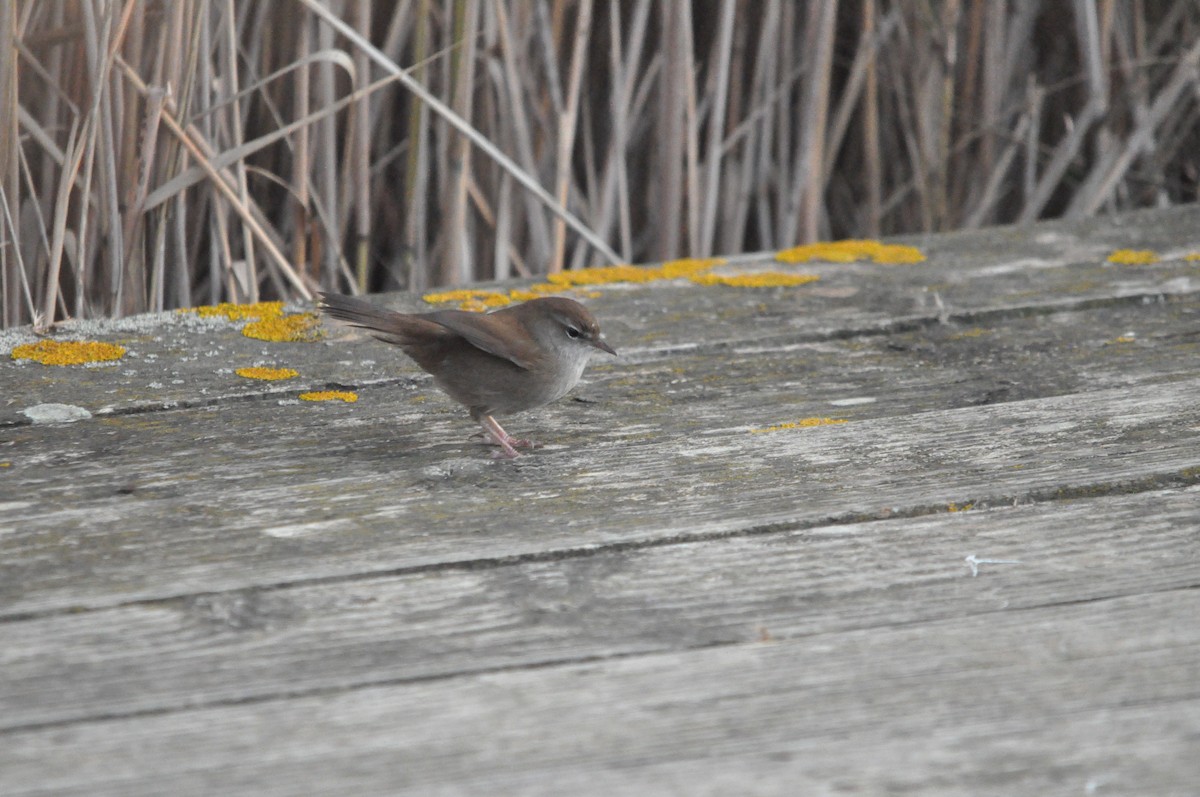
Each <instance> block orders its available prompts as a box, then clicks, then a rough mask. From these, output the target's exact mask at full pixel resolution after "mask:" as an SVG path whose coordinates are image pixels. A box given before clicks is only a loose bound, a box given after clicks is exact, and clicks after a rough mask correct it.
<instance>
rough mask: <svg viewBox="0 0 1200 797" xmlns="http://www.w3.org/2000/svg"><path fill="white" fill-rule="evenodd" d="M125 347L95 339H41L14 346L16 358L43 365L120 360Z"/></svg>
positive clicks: (13, 354)
mask: <svg viewBox="0 0 1200 797" xmlns="http://www.w3.org/2000/svg"><path fill="white" fill-rule="evenodd" d="M124 355H125V347H124V346H118V345H117V344H115V343H101V342H99V341H95V340H39V341H38V342H37V343H25V344H22V345H20V346H15V347H13V350H12V358H13V359H14V360H35V361H37V362H39V363H41V364H42V365H83V364H84V363H102V362H110V361H112V360H119V359H121V357H123V356H124Z"/></svg>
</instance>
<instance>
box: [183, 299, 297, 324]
mask: <svg viewBox="0 0 1200 797" xmlns="http://www.w3.org/2000/svg"><path fill="white" fill-rule="evenodd" d="M180 312H181V313H195V314H196V315H198V316H200V317H201V318H216V317H217V316H224V317H225V318H228V319H229V320H230V321H247V320H252V319H263V318H279V317H280V316H282V315H283V302H256V303H255V304H231V303H229V302H221V303H220V304H210V305H205V306H204V307H192V308H190V309H187V310H180Z"/></svg>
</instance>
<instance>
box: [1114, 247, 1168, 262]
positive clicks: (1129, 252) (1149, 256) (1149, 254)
mask: <svg viewBox="0 0 1200 797" xmlns="http://www.w3.org/2000/svg"><path fill="white" fill-rule="evenodd" d="M1108 262H1109V263H1119V264H1121V265H1123V266H1145V265H1149V264H1150V263H1157V262H1158V255H1157V254H1156V253H1155V252H1154V250H1152V249H1117V250H1116V251H1114V252H1113V253H1112V254H1110V255H1109V256H1108Z"/></svg>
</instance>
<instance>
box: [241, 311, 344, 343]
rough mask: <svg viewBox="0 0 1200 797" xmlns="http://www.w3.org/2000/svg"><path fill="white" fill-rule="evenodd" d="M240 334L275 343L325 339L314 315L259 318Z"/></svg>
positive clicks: (303, 314)
mask: <svg viewBox="0 0 1200 797" xmlns="http://www.w3.org/2000/svg"><path fill="white" fill-rule="evenodd" d="M242 334H243V335H245V336H246V337H248V338H255V339H256V340H269V341H274V342H277V343H284V342H287V343H300V342H303V343H311V342H313V341H316V340H320V339H321V338H323V337H325V333H324V331H322V329H321V324H320V321H319V320H318V318H317V314H316V313H294V314H292V315H285V316H283V317H281V318H261V319H259V320H258V321H251V322H250V323H249V324H246V326H245V327H243V328H242Z"/></svg>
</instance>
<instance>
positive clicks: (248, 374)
mask: <svg viewBox="0 0 1200 797" xmlns="http://www.w3.org/2000/svg"><path fill="white" fill-rule="evenodd" d="M234 373H235V374H237V375H238V376H242V377H245V378H246V379H263V380H266V381H268V382H275V381H277V380H280V379H291V378H292V377H295V376H300V372H299V371H297V370H295V369H294V368H261V367H258V366H255V367H253V368H239V369H237V370H236V371H234Z"/></svg>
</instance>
